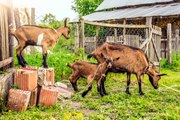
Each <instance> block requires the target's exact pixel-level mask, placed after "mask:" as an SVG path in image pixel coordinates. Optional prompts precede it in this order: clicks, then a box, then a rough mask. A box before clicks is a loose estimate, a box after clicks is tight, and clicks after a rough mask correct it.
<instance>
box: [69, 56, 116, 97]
mask: <svg viewBox="0 0 180 120" xmlns="http://www.w3.org/2000/svg"><path fill="white" fill-rule="evenodd" d="M101 57H102V58H103V59H104V62H102V63H100V64H94V63H89V62H86V61H82V60H78V61H76V62H74V63H73V64H70V63H68V64H67V66H68V67H70V68H72V70H73V71H72V74H71V75H70V77H69V81H70V82H71V84H72V87H73V88H74V90H75V91H77V90H78V88H77V80H78V79H79V78H80V77H84V78H87V79H88V89H87V90H85V91H84V92H83V93H82V97H84V96H85V95H86V94H87V93H88V92H89V91H90V90H91V89H92V81H93V80H96V82H97V88H98V91H99V93H100V95H101V96H103V95H104V93H103V91H102V87H101V79H102V78H104V77H105V73H106V71H107V70H108V69H109V68H111V66H112V64H111V63H112V62H113V61H114V60H118V59H119V58H116V59H112V58H106V57H105V56H104V55H103V54H101Z"/></svg>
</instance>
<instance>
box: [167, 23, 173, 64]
mask: <svg viewBox="0 0 180 120" xmlns="http://www.w3.org/2000/svg"><path fill="white" fill-rule="evenodd" d="M167 40H168V63H169V64H171V63H172V45H171V44H172V25H171V23H168V25H167Z"/></svg>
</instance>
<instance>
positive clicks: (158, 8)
mask: <svg viewBox="0 0 180 120" xmlns="http://www.w3.org/2000/svg"><path fill="white" fill-rule="evenodd" d="M171 15H180V3H171V4H165V5H155V6H143V7H138V8H126V9H118V10H113V11H102V12H94V13H92V14H89V15H86V16H83V18H84V19H85V20H88V21H104V20H112V19H123V18H139V17H148V16H171ZM73 22H75V21H73Z"/></svg>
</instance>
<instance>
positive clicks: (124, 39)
mask: <svg viewBox="0 0 180 120" xmlns="http://www.w3.org/2000/svg"><path fill="white" fill-rule="evenodd" d="M123 25H124V26H125V25H126V19H124V20H123ZM123 43H124V44H126V27H123Z"/></svg>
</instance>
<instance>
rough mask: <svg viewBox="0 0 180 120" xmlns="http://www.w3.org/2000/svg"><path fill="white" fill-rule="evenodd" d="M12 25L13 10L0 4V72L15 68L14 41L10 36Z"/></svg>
mask: <svg viewBox="0 0 180 120" xmlns="http://www.w3.org/2000/svg"><path fill="white" fill-rule="evenodd" d="M11 23H12V8H11V7H9V6H5V5H2V4H0V70H5V69H7V68H10V67H13V41H12V40H11V38H10V37H9V35H8V26H9V24H11Z"/></svg>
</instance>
